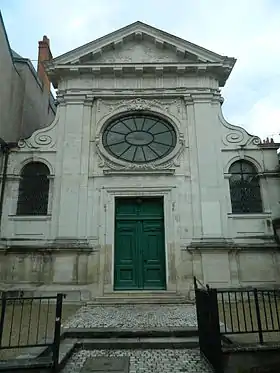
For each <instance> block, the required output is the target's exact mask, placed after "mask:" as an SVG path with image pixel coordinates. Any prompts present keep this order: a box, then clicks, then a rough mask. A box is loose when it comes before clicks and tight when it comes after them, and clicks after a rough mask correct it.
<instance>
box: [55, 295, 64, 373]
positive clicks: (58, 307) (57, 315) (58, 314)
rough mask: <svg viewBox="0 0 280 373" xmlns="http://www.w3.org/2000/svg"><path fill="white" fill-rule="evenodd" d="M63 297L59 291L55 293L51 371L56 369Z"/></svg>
mask: <svg viewBox="0 0 280 373" xmlns="http://www.w3.org/2000/svg"><path fill="white" fill-rule="evenodd" d="M63 298H64V294H61V293H59V294H57V296H56V311H55V328H54V341H53V372H57V371H58V361H59V345H60V332H61V314H62V302H63Z"/></svg>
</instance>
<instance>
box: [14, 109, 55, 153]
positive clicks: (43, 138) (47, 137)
mask: <svg viewBox="0 0 280 373" xmlns="http://www.w3.org/2000/svg"><path fill="white" fill-rule="evenodd" d="M58 121H59V109H58V110H57V114H56V117H55V119H54V120H53V122H52V123H51V124H50V125H49V126H48V127H45V128H41V129H39V130H37V131H35V132H33V134H32V135H31V136H30V137H29V138H27V139H20V140H19V142H18V147H19V148H20V149H23V150H28V149H40V148H41V149H44V150H50V149H52V150H55V145H56V128H57V123H58Z"/></svg>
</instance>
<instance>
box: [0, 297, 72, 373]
mask: <svg viewBox="0 0 280 373" xmlns="http://www.w3.org/2000/svg"><path fill="white" fill-rule="evenodd" d="M64 297H65V295H64V294H57V295H56V296H52V297H51V296H50V297H21V296H17V297H12V296H9V294H8V293H6V292H3V293H2V297H1V308H0V311H1V312H0V354H1V360H9V359H11V358H14V357H15V351H21V349H23V348H24V349H26V348H33V347H46V348H48V349H49V351H50V363H51V366H52V368H53V370H54V371H56V369H57V366H58V360H59V344H60V331H61V315H62V304H63V298H64Z"/></svg>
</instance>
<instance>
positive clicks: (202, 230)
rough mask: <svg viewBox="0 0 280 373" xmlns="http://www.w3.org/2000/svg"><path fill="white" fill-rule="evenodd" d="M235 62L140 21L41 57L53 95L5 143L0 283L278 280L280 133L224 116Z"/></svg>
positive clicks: (110, 288) (53, 286) (169, 287)
mask: <svg viewBox="0 0 280 373" xmlns="http://www.w3.org/2000/svg"><path fill="white" fill-rule="evenodd" d="M234 64H235V59H234V58H229V57H225V56H221V55H218V54H216V53H213V52H210V51H208V50H206V49H204V48H201V47H199V46H196V45H194V44H192V43H190V42H187V41H185V40H182V39H180V38H177V37H175V36H172V35H170V34H167V33H165V32H163V31H161V30H158V29H155V28H153V27H151V26H149V25H146V24H143V23H141V22H136V23H134V24H131V25H129V26H127V27H124V28H123V29H120V30H118V31H116V32H114V33H112V34H109V35H106V36H104V37H102V38H100V39H98V40H95V41H93V42H91V43H89V44H86V45H84V46H82V47H80V48H77V49H75V50H73V51H70V52H68V53H66V54H64V55H62V56H59V57H57V58H55V59H53V60H52V61H51V62H49V63H47V64H46V70H47V73H48V76H49V77H50V79H51V81H52V83H53V84H54V86H55V87H56V88H57V89H58V94H57V99H58V102H59V105H58V108H57V114H56V118H55V120H54V121H53V123H52V124H51V125H50V126H48V127H46V128H43V129H40V130H38V131H36V132H34V133H33V135H32V136H31V137H30V138H28V139H22V140H20V142H19V144H18V149H17V150H15V151H12V152H11V154H10V157H9V164H8V181H7V185H6V189H5V191H6V192H5V200H4V206H3V215H2V227H1V241H0V243H1V249H0V250H1V251H0V256H1V260H0V266H1V272H0V273H1V282H2V285H3V286H6V287H15V288H16V287H21V288H27V289H32V291H34V292H35V293H36V292H37V293H38V292H43V291H48V292H52V291H58V290H63V291H66V292H68V293H69V294H70V293H71V292H72V293H71V294H73V297H76V296H77V297H80V296H81V299H82V300H87V299H93V298H96V297H102V296H106V295H109V294H112V293H114V292H118V293H121V292H126V293H128V292H131V291H137V292H143V291H144V292H145V291H153V292H156V291H167V292H176V293H180V294H185V295H187V296H189V295H190V290H191V289H192V283H193V276H194V275H195V276H197V277H198V278H199V279H200V280H202V281H203V282H205V283H210V284H212V285H213V286H217V287H236V286H251V285H259V284H262V285H263V284H265V285H273V284H277V283H279V281H280V272H279V268H280V266H279V265H280V255H279V251H278V244H277V241H276V239H275V233H274V229H273V219H274V218H275V217H278V216H279V212H280V211H279V202H278V201H279V200H280V184H279V179H278V158H277V152H276V150H277V148H278V144H274V143H265V144H264V143H262V142H261V141H260V139H259V138H258V137H256V136H252V135H249V134H248V133H247V132H246V131H245V130H244V129H243V128H241V127H238V126H235V125H232V124H230V123H228V122H227V121H226V120H225V119H224V117H223V115H222V109H221V107H222V101H223V100H222V97H221V94H220V87H223V86H224V85H225V83H226V80H227V78H228V77H229V75H230V73H231V71H232V69H233V67H234ZM240 99H242V98H240ZM77 294H78V295H77ZM79 294H80V295H79Z"/></svg>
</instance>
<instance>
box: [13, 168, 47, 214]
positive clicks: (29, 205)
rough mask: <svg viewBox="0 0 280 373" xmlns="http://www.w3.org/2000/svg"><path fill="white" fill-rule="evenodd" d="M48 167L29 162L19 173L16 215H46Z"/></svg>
mask: <svg viewBox="0 0 280 373" xmlns="http://www.w3.org/2000/svg"><path fill="white" fill-rule="evenodd" d="M49 175H50V171H49V169H48V167H47V166H46V165H45V164H44V163H41V162H31V163H28V164H27V165H25V166H24V167H23V169H22V171H21V175H20V176H21V178H20V183H19V193H18V201H17V215H47V213H48V201H49Z"/></svg>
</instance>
